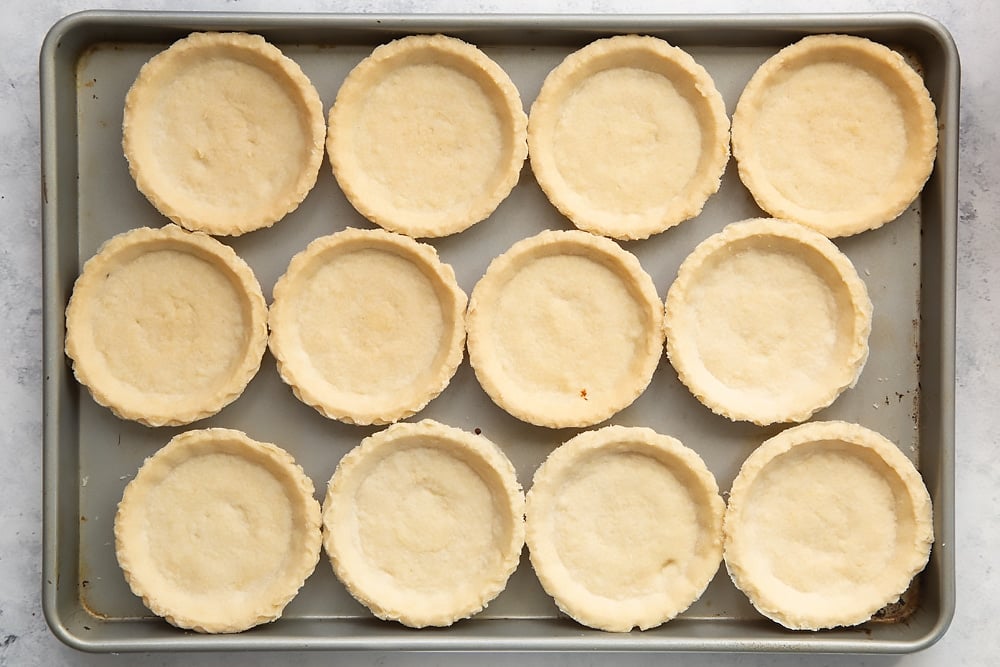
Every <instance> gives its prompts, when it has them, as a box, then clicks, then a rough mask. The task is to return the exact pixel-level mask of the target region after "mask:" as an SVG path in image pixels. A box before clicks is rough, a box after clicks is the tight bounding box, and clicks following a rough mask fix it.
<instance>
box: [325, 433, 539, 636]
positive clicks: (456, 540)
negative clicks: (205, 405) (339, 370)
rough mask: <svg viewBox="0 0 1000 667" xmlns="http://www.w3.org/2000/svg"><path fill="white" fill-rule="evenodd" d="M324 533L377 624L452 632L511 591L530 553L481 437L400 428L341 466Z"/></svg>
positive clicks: (510, 477)
mask: <svg viewBox="0 0 1000 667" xmlns="http://www.w3.org/2000/svg"><path fill="white" fill-rule="evenodd" d="M323 529H324V535H323V544H324V546H325V548H326V552H327V554H328V555H329V557H330V561H331V564H332V565H333V570H334V573H335V574H336V575H337V577H338V578H339V579H340V580H341V581H342V582H343V583H344V585H345V586H346V587H347V590H348V591H349V592H350V593H351V595H353V596H354V597H355V598H356V599H357V600H358V601H360V602H361V603H362V604H364V605H365V606H366V607H368V608H369V609H370V610H371V611H372V613H373V614H375V616H377V617H379V618H381V619H384V620H393V621H398V622H400V623H402V624H404V625H408V626H411V627H417V628H419V627H425V626H447V625H451V624H452V623H454V622H455V621H457V620H460V619H463V618H467V617H469V616H472V615H473V614H476V613H478V612H479V611H481V610H482V609H483V608H484V607H485V606H486V605H487V603H489V602H490V601H491V600H493V599H494V598H495V597H496V596H497V595H498V594H499V593H500V592H501V591H502V590H503V589H504V588H505V587H506V585H507V579H508V578H509V577H510V575H511V573H513V572H514V570H515V568H516V567H517V564H518V561H519V560H520V555H521V550H522V547H523V546H524V496H523V494H522V492H521V486H520V484H518V481H517V477H516V474H515V471H514V467H513V466H512V465H511V463H510V461H509V460H508V459H507V457H506V456H505V455H504V454H503V452H502V451H501V450H500V449H499V448H498V447H497V446H496V445H494V444H493V443H492V442H490V441H489V440H487V439H486V438H485V437H483V436H481V435H473V434H472V433H468V432H466V431H462V430H460V429H457V428H454V427H451V426H445V425H444V424H439V423H437V422H434V421H431V420H424V421H421V422H418V423H400V424H395V425H393V426H390V427H389V428H387V429H386V430H384V431H381V432H379V433H375V434H374V435H372V436H369V437H367V438H365V439H364V440H363V441H362V443H361V444H360V445H359V446H358V447H356V448H354V449H353V450H352V451H350V452H349V453H348V454H347V455H346V456H345V457H344V458H343V459H342V460H341V462H340V464H339V465H338V466H337V470H336V472H334V474H333V477H332V478H331V479H330V484H329V486H328V488H327V493H326V500H325V501H324V503H323Z"/></svg>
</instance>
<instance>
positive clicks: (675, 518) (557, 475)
mask: <svg viewBox="0 0 1000 667" xmlns="http://www.w3.org/2000/svg"><path fill="white" fill-rule="evenodd" d="M724 507H725V505H724V503H723V501H722V498H721V496H720V495H719V488H718V485H717V484H716V481H715V478H714V477H713V475H712V473H711V472H710V471H709V470H708V468H707V467H706V466H705V463H704V462H703V461H702V459H701V458H700V457H699V456H698V455H697V454H696V453H695V452H694V450H692V449H689V448H688V447H685V446H684V445H682V444H681V443H680V442H679V441H677V440H676V439H674V438H672V437H670V436H666V435H661V434H659V433H656V432H654V431H652V430H651V429H648V428H641V427H625V426H607V427H604V428H602V429H599V430H597V431H588V432H584V433H581V434H580V435H578V436H576V437H574V438H572V439H570V440H569V441H568V442H566V443H565V444H564V445H562V446H560V447H558V448H556V449H555V450H554V451H553V452H552V454H550V455H549V457H548V459H546V460H545V462H544V463H543V464H542V465H541V466H540V467H539V468H538V470H537V471H536V472H535V477H534V481H533V482H532V486H531V489H530V490H529V491H528V495H527V502H526V512H525V517H526V518H525V526H526V538H527V544H528V551H529V554H530V558H531V564H532V566H533V567H534V570H535V573H536V574H537V575H538V579H539V581H540V582H541V584H542V586H543V588H544V589H545V591H546V592H547V593H548V594H549V595H551V596H552V597H553V598H554V599H555V602H556V604H557V605H558V606H559V608H560V609H561V610H562V611H564V612H565V613H567V614H568V615H569V616H571V617H572V618H574V619H575V620H576V621H578V622H579V623H582V624H583V625H587V626H589V627H592V628H597V629H600V630H606V631H612V632H628V631H629V630H631V629H632V628H635V627H638V628H640V629H642V630H646V629H648V628H652V627H656V626H658V625H660V624H662V623H664V622H666V621H669V620H670V619H672V618H674V617H675V616H677V615H678V614H679V613H681V612H682V611H684V610H685V609H687V608H688V607H689V606H690V605H691V604H692V603H693V602H694V601H695V600H697V599H698V598H699V597H700V596H701V594H702V593H703V592H704V590H705V588H706V587H707V586H708V583H709V582H710V581H711V580H712V578H713V577H714V576H715V573H716V572H717V571H718V569H719V563H720V562H721V560H722V517H723V510H724Z"/></svg>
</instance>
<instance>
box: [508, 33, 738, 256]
mask: <svg viewBox="0 0 1000 667" xmlns="http://www.w3.org/2000/svg"><path fill="white" fill-rule="evenodd" d="M528 147H529V155H530V159H531V169H532V171H533V172H534V174H535V178H536V179H538V184H539V185H540V186H541V187H542V189H543V190H544V191H545V194H546V195H547V196H548V198H549V200H550V201H551V202H552V203H553V204H554V205H555V207H556V208H558V209H559V210H560V211H561V212H562V213H563V214H564V215H565V216H566V217H568V218H569V219H570V220H571V221H572V222H573V224H574V225H576V226H577V227H579V228H580V229H584V230H587V231H590V232H594V233H597V234H603V235H606V236H611V237H613V238H616V239H644V238H646V237H648V236H650V235H652V234H657V233H659V232H662V231H663V230H665V229H667V228H668V227H672V226H674V225H676V224H678V223H680V222H682V221H684V220H687V219H688V218H692V217H694V216H696V215H698V214H699V213H700V212H701V209H702V207H703V206H704V205H705V201H706V200H707V199H708V198H709V197H710V196H711V195H712V194H714V193H715V192H717V191H718V189H719V183H720V179H721V177H722V172H723V171H724V170H725V168H726V163H727V162H728V161H729V117H728V116H727V115H726V108H725V104H724V103H723V100H722V95H721V94H719V91H718V90H716V88H715V84H714V82H713V81H712V77H711V76H710V75H709V73H708V72H707V71H706V70H705V68H703V67H702V66H701V65H699V64H698V63H697V62H695V60H694V59H693V58H692V57H691V56H690V55H688V54H687V53H686V52H684V51H682V50H681V49H679V48H677V47H674V46H670V45H669V44H667V43H666V42H665V41H663V40H662V39H658V38H655V37H646V36H639V35H620V36H616V37H609V38H606V39H599V40H597V41H595V42H592V43H591V44H589V45H587V46H585V47H584V48H582V49H580V50H579V51H576V52H574V53H572V54H570V55H569V56H568V57H567V58H566V59H565V60H564V61H563V62H562V63H561V64H560V65H559V66H558V67H556V68H555V69H554V70H552V72H551V73H549V75H548V77H546V79H545V82H544V83H543V85H542V90H541V92H540V93H539V94H538V97H537V99H535V102H534V104H532V106H531V115H530V117H529V120H528Z"/></svg>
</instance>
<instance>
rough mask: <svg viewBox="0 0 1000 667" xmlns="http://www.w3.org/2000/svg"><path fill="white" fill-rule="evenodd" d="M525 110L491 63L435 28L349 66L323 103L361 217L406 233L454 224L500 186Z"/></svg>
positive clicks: (495, 195)
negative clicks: (335, 90)
mask: <svg viewBox="0 0 1000 667" xmlns="http://www.w3.org/2000/svg"><path fill="white" fill-rule="evenodd" d="M526 126H527V115H526V114H525V113H524V110H523V108H522V106H521V97H520V94H519V93H518V91H517V88H516V87H515V86H514V84H513V82H511V80H510V77H508V76H507V74H506V72H504V71H503V70H502V69H501V68H500V66H499V65H497V64H496V63H495V62H494V61H493V60H491V59H490V58H489V57H488V56H487V55H486V54H484V53H483V52H482V51H480V50H479V49H478V48H476V47H475V46H473V45H472V44H469V43H467V42H464V41H462V40H459V39H456V38H454V37H446V36H444V35H411V36H408V37H404V38H402V39H398V40H395V41H393V42H390V43H388V44H384V45H382V46H379V47H378V48H376V49H375V50H374V51H373V52H372V53H371V55H369V56H368V57H367V58H365V59H364V60H363V61H361V62H360V63H359V64H358V65H357V67H355V68H354V69H353V70H352V71H351V72H350V74H348V76H347V78H346V79H345V80H344V83H343V84H342V85H341V87H340V90H339V91H338V93H337V99H336V101H335V102H334V104H333V107H332V108H331V109H330V114H329V135H328V138H327V150H328V152H329V154H330V163H331V166H332V168H333V173H334V176H335V177H336V179H337V182H338V183H339V184H340V187H341V189H342V190H343V191H344V195H345V196H346V197H347V199H348V200H349V201H350V202H351V204H352V205H353V206H354V207H355V208H356V209H357V210H358V211H359V212H360V213H361V214H362V215H364V216H365V217H366V218H368V219H369V220H371V221H372V222H375V223H376V224H378V225H380V226H382V227H384V228H385V229H388V230H390V231H394V232H399V233H402V234H407V235H409V236H414V237H438V236H447V235H449V234H455V233H457V232H461V231H463V230H464V229H466V228H468V227H470V226H472V225H473V224H475V223H477V222H479V221H481V220H483V219H485V218H486V217H488V216H489V215H490V214H491V213H492V212H493V211H494V209H496V207H497V206H499V204H500V202H501V201H503V200H504V199H505V198H506V197H507V196H508V195H509V194H510V191H511V189H512V188H513V187H514V185H515V184H516V183H517V180H518V178H519V176H520V171H521V166H522V164H523V163H524V160H525V157H526V155H527V151H528V148H527V139H526V132H527V130H526Z"/></svg>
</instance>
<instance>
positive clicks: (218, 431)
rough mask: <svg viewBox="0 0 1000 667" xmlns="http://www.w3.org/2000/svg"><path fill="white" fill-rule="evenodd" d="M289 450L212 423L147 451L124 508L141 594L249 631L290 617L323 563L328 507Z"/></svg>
mask: <svg viewBox="0 0 1000 667" xmlns="http://www.w3.org/2000/svg"><path fill="white" fill-rule="evenodd" d="M313 492H314V489H313V484H312V481H311V480H310V479H309V478H308V477H307V476H306V475H305V473H304V472H303V471H302V468H301V467H300V466H298V465H297V464H296V463H295V461H294V459H293V458H292V457H291V455H290V454H288V452H286V451H285V450H283V449H281V448H280V447H278V446H276V445H273V444H270V443H263V442H257V441H255V440H253V439H251V438H249V437H247V435H246V434H245V433H242V432H240V431H234V430H230V429H222V428H211V429H204V430H194V431H187V432H185V433H181V434H179V435H177V436H175V437H174V438H173V439H171V440H170V442H169V443H167V445H166V446H164V447H163V448H162V449H160V450H159V451H157V452H156V453H155V454H154V455H153V456H151V457H150V458H148V459H146V461H145V463H143V465H142V467H141V468H140V469H139V472H138V473H137V474H136V476H135V478H134V479H133V480H132V481H131V482H129V483H128V485H127V486H126V487H125V492H124V494H123V495H122V499H121V502H120V503H119V505H118V511H117V513H116V514H115V554H116V556H117V558H118V563H119V565H120V566H121V568H122V572H123V573H124V575H125V579H126V581H128V583H129V586H130V587H131V589H132V592H133V593H135V594H136V595H138V596H139V597H141V598H142V600H143V603H144V604H145V605H146V606H147V607H148V608H149V609H150V611H152V612H153V613H155V614H156V615H158V616H162V617H163V618H165V619H166V620H167V621H169V622H170V623H171V624H173V625H176V626H178V627H181V628H187V629H191V630H195V631H197V632H207V633H230V632H241V631H243V630H246V629H248V628H251V627H253V626H255V625H259V624H261V623H267V622H270V621H273V620H275V619H277V618H279V617H280V616H281V613H282V611H283V609H284V608H285V605H287V604H288V602H290V601H291V600H292V598H294V597H295V595H296V594H297V593H298V591H299V589H300V588H301V587H302V584H303V583H304V582H305V580H306V578H307V577H308V576H309V575H310V574H312V571H313V570H314V569H315V567H316V563H317V562H318V561H319V553H320V546H321V542H322V536H321V531H320V507H319V503H317V502H316V500H315V498H313Z"/></svg>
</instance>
